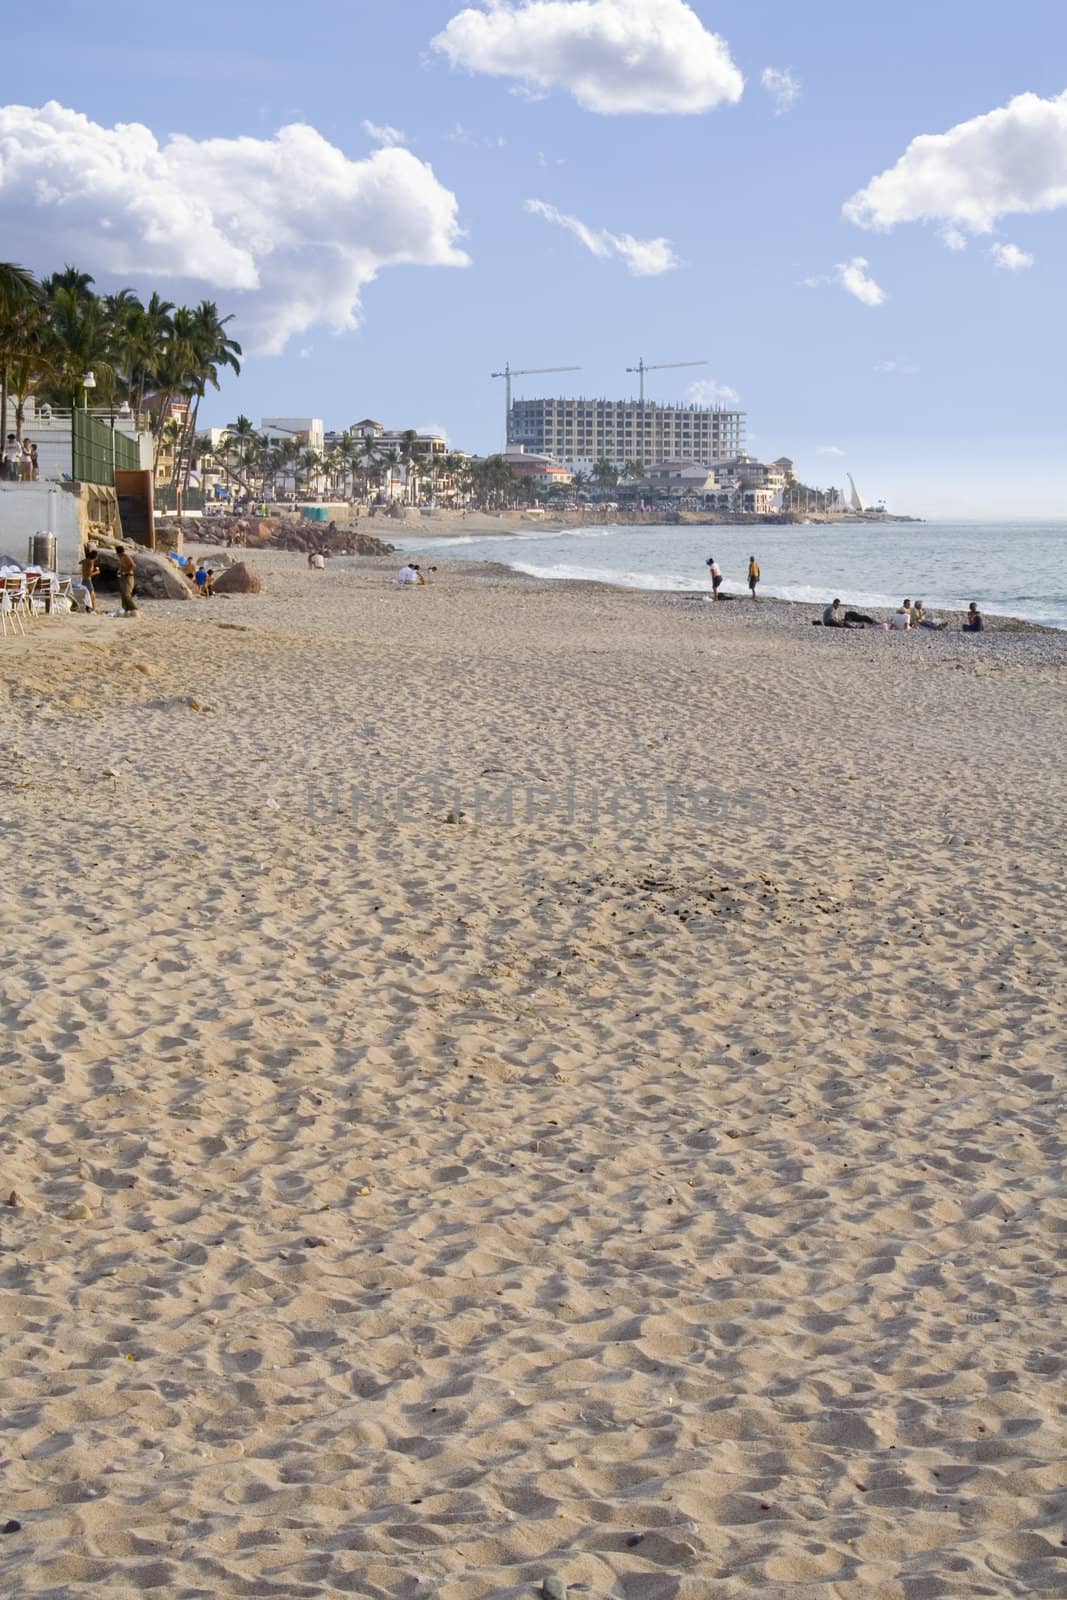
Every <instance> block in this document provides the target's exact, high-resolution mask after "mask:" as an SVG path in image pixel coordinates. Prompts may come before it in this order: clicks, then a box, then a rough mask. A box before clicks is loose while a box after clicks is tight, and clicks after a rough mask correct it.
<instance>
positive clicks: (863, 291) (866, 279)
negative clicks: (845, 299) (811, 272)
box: [800, 256, 887, 306]
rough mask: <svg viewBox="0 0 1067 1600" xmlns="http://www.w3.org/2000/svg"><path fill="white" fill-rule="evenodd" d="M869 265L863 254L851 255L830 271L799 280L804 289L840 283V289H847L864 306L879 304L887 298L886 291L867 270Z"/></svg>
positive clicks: (820, 287) (822, 287)
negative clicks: (850, 257) (849, 259)
mask: <svg viewBox="0 0 1067 1600" xmlns="http://www.w3.org/2000/svg"><path fill="white" fill-rule="evenodd" d="M869 266H870V262H869V261H867V259H866V258H865V257H864V256H853V257H852V259H851V261H839V262H838V263H837V266H836V267H835V268H834V270H833V272H831V273H826V272H823V273H820V274H818V275H817V276H813V277H810V278H801V280H800V281H801V283H802V284H803V285H804V287H805V289H824V288H825V287H826V285H827V284H828V283H836V284H840V286H841V288H842V289H847V290H848V292H849V294H851V295H854V296H855V298H856V299H857V300H859V301H861V302H862V303H863V304H864V305H865V306H880V305H882V303H883V302H884V301H885V300H886V298H887V296H886V292H885V290H884V289H883V288H881V287H880V286H879V285H878V284H877V283H875V281H874V279H873V278H872V277H871V275H870V273H869V272H868V271H867V268H868V267H869Z"/></svg>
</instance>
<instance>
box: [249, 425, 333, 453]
mask: <svg viewBox="0 0 1067 1600" xmlns="http://www.w3.org/2000/svg"><path fill="white" fill-rule="evenodd" d="M259 431H260V433H261V434H263V436H264V438H265V439H266V440H267V441H268V443H269V444H284V443H285V441H286V440H287V439H292V440H295V442H296V443H297V444H298V445H300V447H301V449H303V450H319V451H321V450H322V447H323V443H324V441H325V438H326V428H325V425H324V423H323V421H322V418H321V417H264V418H263V419H262V420H261V422H260V424H259Z"/></svg>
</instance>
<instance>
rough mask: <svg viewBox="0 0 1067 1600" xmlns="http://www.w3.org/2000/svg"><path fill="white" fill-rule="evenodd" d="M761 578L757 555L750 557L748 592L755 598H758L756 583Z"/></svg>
mask: <svg viewBox="0 0 1067 1600" xmlns="http://www.w3.org/2000/svg"><path fill="white" fill-rule="evenodd" d="M759 580H760V570H759V562H758V561H757V560H756V558H755V556H749V558H748V592H749V594H750V595H751V596H752V598H753V600H755V598H756V585H757V583H759Z"/></svg>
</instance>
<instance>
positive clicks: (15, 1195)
mask: <svg viewBox="0 0 1067 1600" xmlns="http://www.w3.org/2000/svg"><path fill="white" fill-rule="evenodd" d="M7 1204H8V1205H9V1206H14V1207H15V1208H16V1210H22V1209H23V1207H24V1206H25V1204H26V1202H25V1200H24V1199H23V1198H22V1196H21V1195H20V1194H19V1192H18V1190H17V1189H12V1191H11V1193H10V1194H9V1195H8V1197H7Z"/></svg>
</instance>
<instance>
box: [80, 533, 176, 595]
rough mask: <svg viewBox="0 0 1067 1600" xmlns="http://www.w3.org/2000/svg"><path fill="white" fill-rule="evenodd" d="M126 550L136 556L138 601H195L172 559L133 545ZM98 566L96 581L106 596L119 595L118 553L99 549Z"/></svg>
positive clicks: (134, 557) (97, 554) (134, 561)
mask: <svg viewBox="0 0 1067 1600" xmlns="http://www.w3.org/2000/svg"><path fill="white" fill-rule="evenodd" d="M126 549H127V550H128V551H129V553H130V555H131V556H132V557H133V565H134V570H135V583H136V591H135V593H136V598H137V599H138V600H189V599H191V597H192V591H191V589H190V588H189V585H188V584H187V583H186V581H185V579H184V578H183V577H182V575H181V573H180V572H179V571H178V569H177V568H176V567H175V565H174V563H173V561H171V560H170V559H169V557H167V556H157V555H156V554H155V553H154V551H151V550H142V549H141V548H140V547H139V546H138V545H135V544H130V543H129V542H127V544H126ZM96 564H97V566H98V567H99V568H100V576H99V577H98V578H97V579H96V580H95V581H96V586H97V588H98V589H102V590H103V591H104V592H105V593H111V592H117V590H118V586H119V579H118V571H119V558H118V556H117V555H116V554H115V552H114V550H109V549H107V548H105V547H99V548H97V552H96Z"/></svg>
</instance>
